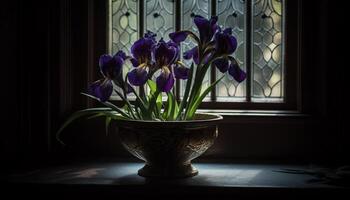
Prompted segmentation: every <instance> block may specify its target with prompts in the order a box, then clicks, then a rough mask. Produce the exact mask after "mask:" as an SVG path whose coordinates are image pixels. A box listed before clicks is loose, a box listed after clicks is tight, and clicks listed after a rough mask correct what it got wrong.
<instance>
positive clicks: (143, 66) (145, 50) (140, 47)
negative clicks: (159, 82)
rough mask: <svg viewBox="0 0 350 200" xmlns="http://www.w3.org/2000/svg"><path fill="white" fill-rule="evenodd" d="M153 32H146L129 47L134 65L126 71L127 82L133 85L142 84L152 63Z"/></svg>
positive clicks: (154, 42)
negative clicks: (130, 69)
mask: <svg viewBox="0 0 350 200" xmlns="http://www.w3.org/2000/svg"><path fill="white" fill-rule="evenodd" d="M155 36H156V35H155V34H153V33H152V32H147V33H146V34H145V36H144V37H143V38H141V39H139V40H137V41H136V42H135V43H134V44H133V45H132V47H131V54H132V56H133V57H132V58H131V59H130V61H131V63H132V64H133V66H134V67H135V69H133V70H132V71H131V72H129V73H128V79H129V82H130V83H131V84H132V85H135V86H142V85H144V84H145V83H146V81H147V79H148V73H149V70H151V67H152V65H153V62H152V49H153V47H154V45H155V44H156V40H155Z"/></svg>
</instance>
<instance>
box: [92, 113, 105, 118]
mask: <svg viewBox="0 0 350 200" xmlns="http://www.w3.org/2000/svg"><path fill="white" fill-rule="evenodd" d="M102 116H106V115H105V114H104V113H98V114H96V115H92V116H90V117H88V118H87V119H93V118H96V117H102Z"/></svg>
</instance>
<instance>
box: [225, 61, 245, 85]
mask: <svg viewBox="0 0 350 200" xmlns="http://www.w3.org/2000/svg"><path fill="white" fill-rule="evenodd" d="M228 73H229V74H230V75H231V76H232V77H233V78H234V79H235V80H236V81H237V82H239V83H240V82H242V81H244V80H245V79H246V78H247V74H246V73H245V72H244V71H243V70H241V68H239V66H238V64H237V62H231V64H230V67H229V68H228Z"/></svg>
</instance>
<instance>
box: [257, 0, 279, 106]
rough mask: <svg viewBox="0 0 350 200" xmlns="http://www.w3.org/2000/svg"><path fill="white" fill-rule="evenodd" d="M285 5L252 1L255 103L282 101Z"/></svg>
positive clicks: (266, 1) (274, 1)
mask: <svg viewBox="0 0 350 200" xmlns="http://www.w3.org/2000/svg"><path fill="white" fill-rule="evenodd" d="M282 11H283V1H282V0H254V1H253V12H252V15H253V16H252V18H253V49H252V53H253V55H252V58H253V69H252V80H253V83H252V97H253V98H252V100H254V101H271V100H272V101H274V100H278V101H280V100H282V98H283V84H284V82H283V70H284V69H283V45H282V41H283V37H284V36H283V31H282V30H283V12H282Z"/></svg>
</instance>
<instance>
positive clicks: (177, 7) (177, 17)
mask: <svg viewBox="0 0 350 200" xmlns="http://www.w3.org/2000/svg"><path fill="white" fill-rule="evenodd" d="M181 3H182V1H175V31H180V30H181V19H182V17H181V15H182V12H181ZM180 87H181V80H179V79H176V85H175V97H176V99H177V100H178V101H180V100H181V99H180V91H181V88H180Z"/></svg>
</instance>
